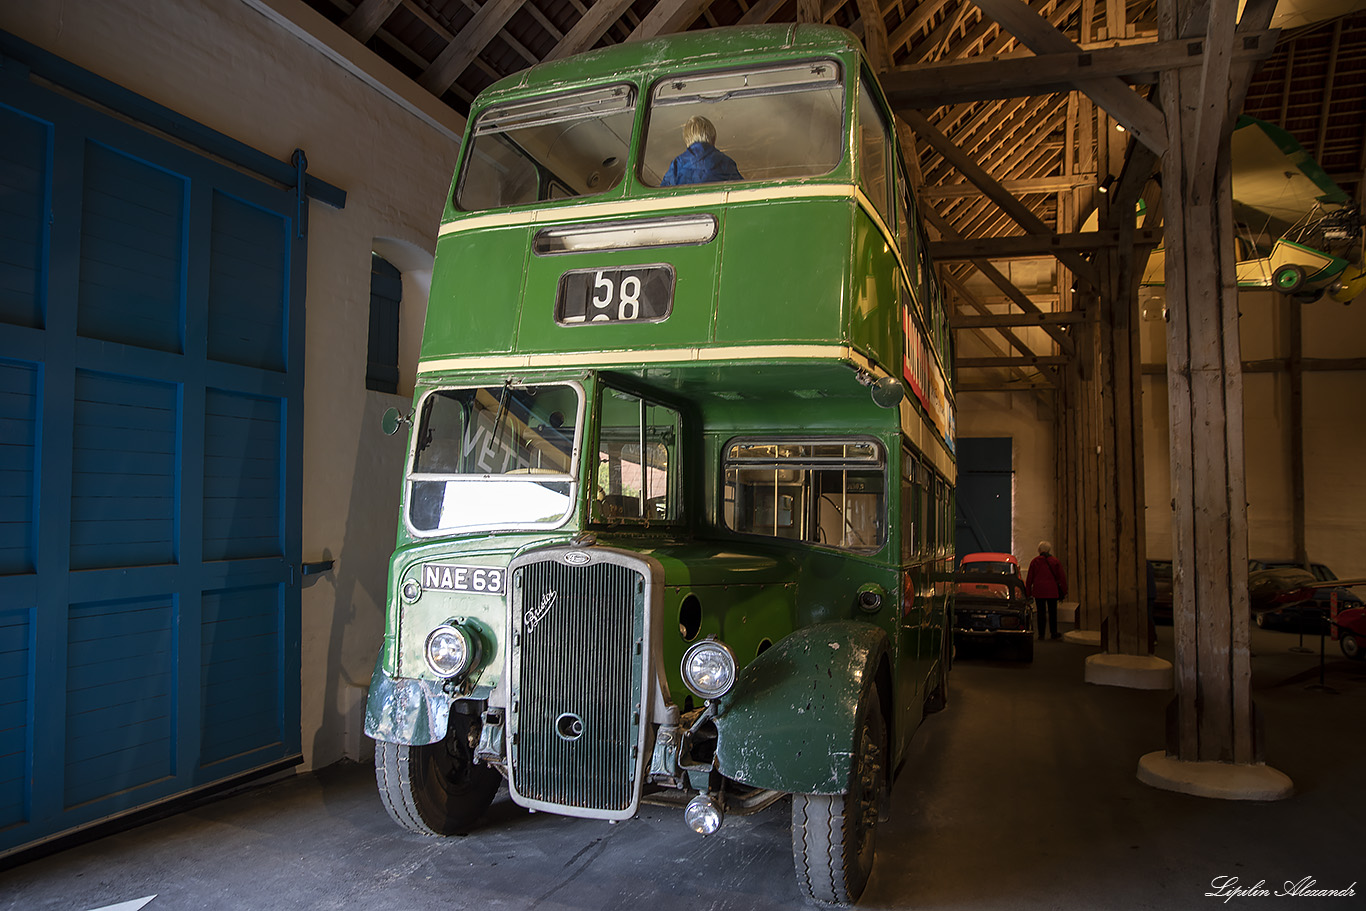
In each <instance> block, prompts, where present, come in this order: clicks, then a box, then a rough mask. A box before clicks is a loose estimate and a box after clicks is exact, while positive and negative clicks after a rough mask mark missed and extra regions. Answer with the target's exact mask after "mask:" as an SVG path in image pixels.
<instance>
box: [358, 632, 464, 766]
mask: <svg viewBox="0 0 1366 911" xmlns="http://www.w3.org/2000/svg"><path fill="white" fill-rule="evenodd" d="M450 714H451V697H450V696H448V695H447V694H446V693H445V692H444V691H443V689H442V684H441V683H439V682H432V681H427V680H413V679H410V678H406V677H390V676H389V675H388V674H386V673H385V672H384V663H383V652H382V651H381V653H380V658H379V659H377V660H376V661H375V672H374V674H372V675H371V677H370V693H369V695H368V696H367V697H366V699H365V736H367V737H369V738H370V739H371V740H383V741H385V742H386V743H401V744H407V745H409V746H425V745H426V744H429V743H436V742H438V741H440V740H442V739H444V738H445V736H446V730H447V727H448V726H449V724H450Z"/></svg>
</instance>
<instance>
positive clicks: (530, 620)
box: [525, 591, 557, 633]
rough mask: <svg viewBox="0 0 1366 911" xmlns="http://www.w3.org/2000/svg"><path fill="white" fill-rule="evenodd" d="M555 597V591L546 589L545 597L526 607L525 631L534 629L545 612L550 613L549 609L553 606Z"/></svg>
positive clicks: (543, 617)
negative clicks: (533, 605)
mask: <svg viewBox="0 0 1366 911" xmlns="http://www.w3.org/2000/svg"><path fill="white" fill-rule="evenodd" d="M556 597H557V596H556V594H555V592H553V591H548V592H546V593H545V597H544V598H542V599H541V603H540V604H538V605H536V606H535V607H530V608H527V612H526V618H525V620H526V631H527V632H528V633H529V632H532V631H533V630H535V629H536V626H537V624H539V623H540V622H541V621H542V620H543V619H545V615H546V614H548V613H550V609H551V608H552V607H554V606H555V598H556Z"/></svg>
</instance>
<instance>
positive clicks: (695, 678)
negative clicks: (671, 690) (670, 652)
mask: <svg viewBox="0 0 1366 911" xmlns="http://www.w3.org/2000/svg"><path fill="white" fill-rule="evenodd" d="M682 671H683V682H684V683H686V684H687V685H688V689H690V690H692V691H693V692H694V693H696V694H697V695H699V696H701V697H702V698H703V699H719V698H721V697H722V696H724V695H725V694H726V693H728V692H730V688H731V687H732V686H734V685H735V654H734V653H733V652H731V650H730V648H729V647H727V646H726V644H725V643H724V642H721V641H719V640H717V639H703V640H702V641H701V642H694V643H693V644H692V645H691V646H690V647H689V648H688V650H687V651H686V652H684V653H683V667H682Z"/></svg>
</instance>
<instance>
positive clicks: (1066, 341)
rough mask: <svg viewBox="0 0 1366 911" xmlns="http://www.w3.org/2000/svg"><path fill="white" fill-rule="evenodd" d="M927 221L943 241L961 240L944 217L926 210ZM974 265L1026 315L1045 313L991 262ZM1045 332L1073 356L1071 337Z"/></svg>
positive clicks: (1048, 329)
mask: <svg viewBox="0 0 1366 911" xmlns="http://www.w3.org/2000/svg"><path fill="white" fill-rule="evenodd" d="M924 215H925V220H926V221H928V222H929V223H930V224H931V225H932V226H934V228H935V230H936V231H938V232H939V236H940V238H941V239H943V240H961V239H962V238H961V236H960V235H959V234H958V232H957V231H955V230H954V229H953V226H952V225H950V224H949V223H948V222H946V221H945V220H944V217H943V216H942V215H940V214H939V213H938V212H936V211H934V210H933V209H925V210H924ZM972 264H973V265H974V266H976V267H977V271H978V272H981V273H982V274H983V275H985V276H986V277H987V278H988V279H989V280H990V281H991V283H992V284H993V285H995V286H996V287H997V288H1000V289H1001V291H1002V293H1004V294H1005V296H1006V297H1008V298H1010V300H1011V301H1012V302H1013V303H1014V304H1015V306H1017V307H1019V308H1020V309H1021V310H1023V311H1024V312H1025V313H1042V312H1043V311H1042V310H1040V309H1039V308H1038V306H1037V305H1036V304H1035V303H1034V302H1033V301H1032V300H1030V299H1029V297H1028V296H1026V295H1025V293H1024V292H1023V291H1021V290H1020V289H1019V288H1017V287H1015V285H1014V283H1012V282H1011V280H1010V279H1008V278H1006V277H1005V275H1003V274H1002V273H1001V270H999V269H997V268H996V267H995V266H993V265H992V264H991V263H990V262H988V261H987V260H985V259H974V260H972ZM1043 330H1044V331H1045V332H1047V333H1048V335H1049V336H1050V337H1051V338H1052V339H1053V341H1054V342H1056V343H1057V345H1058V347H1059V348H1060V349H1062V351H1063V353H1064V354H1072V353H1073V352H1074V351H1075V350H1076V345H1074V344H1073V342H1072V339H1071V337H1070V336H1069V335H1068V334H1067V333H1066V332H1063V331H1062V329H1061V328H1059V327H1057V326H1048V325H1045V326H1043Z"/></svg>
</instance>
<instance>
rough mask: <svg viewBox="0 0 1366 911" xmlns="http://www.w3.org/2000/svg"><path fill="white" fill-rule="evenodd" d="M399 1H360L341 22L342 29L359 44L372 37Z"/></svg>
mask: <svg viewBox="0 0 1366 911" xmlns="http://www.w3.org/2000/svg"><path fill="white" fill-rule="evenodd" d="M398 4H399V0H361V2H360V3H358V4H356V8H355V9H353V10H352V11H351V14H350V15H349V16H347V17H346V18H345V19H343V20H342V24H341V25H342V28H344V29H346V31H348V32H350V33H351V35H352V37H354V38H355V39H356V40H357V41H359V42H360V43H361V44H364V43H365V42H367V41H369V40H370V39H371V38H372V37H374V34H375V32H377V31H379V27H380V26H381V25H383V24H384V20H385V19H388V18H389V16H390V15H391V14H392V13H393V12H394V10H396V9H398Z"/></svg>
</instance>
